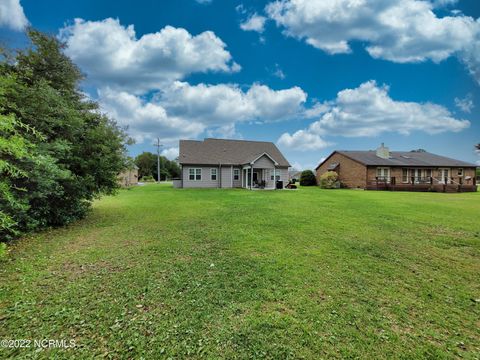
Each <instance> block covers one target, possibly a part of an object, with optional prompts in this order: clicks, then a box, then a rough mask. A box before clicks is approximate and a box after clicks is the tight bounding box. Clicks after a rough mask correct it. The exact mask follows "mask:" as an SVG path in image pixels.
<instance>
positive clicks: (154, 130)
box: [99, 81, 307, 146]
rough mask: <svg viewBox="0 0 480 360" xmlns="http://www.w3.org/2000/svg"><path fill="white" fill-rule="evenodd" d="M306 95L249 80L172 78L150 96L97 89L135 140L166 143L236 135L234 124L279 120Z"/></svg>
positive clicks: (293, 112) (295, 112) (295, 110)
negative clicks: (220, 81) (215, 81)
mask: <svg viewBox="0 0 480 360" xmlns="http://www.w3.org/2000/svg"><path fill="white" fill-rule="evenodd" d="M306 97H307V95H306V94H305V93H304V92H303V90H301V89H300V88H297V87H293V88H290V89H283V90H273V89H271V88H269V87H267V86H265V85H260V84H253V85H252V86H250V88H248V90H246V91H244V90H242V89H241V88H240V87H239V86H238V85H235V84H219V85H207V84H198V85H190V84H188V83H186V82H180V81H176V82H174V83H173V84H171V85H170V86H169V87H166V88H164V89H162V90H161V91H159V92H157V93H156V94H155V95H154V96H153V97H151V98H150V99H145V98H142V97H140V96H138V95H134V94H131V93H128V92H125V91H117V90H115V89H111V88H103V89H101V90H99V102H100V104H101V107H102V110H104V111H105V112H107V114H109V115H110V116H111V117H112V118H114V119H116V120H117V121H118V123H119V124H120V125H122V126H128V132H129V134H130V135H131V136H132V137H134V138H135V139H136V140H137V141H138V142H143V141H145V140H149V139H153V138H155V137H157V136H159V137H160V138H161V141H162V142H163V143H165V144H166V145H168V146H173V145H174V144H175V142H176V141H178V139H179V138H196V137H198V136H200V135H201V134H207V135H209V136H221V137H233V136H236V137H238V134H237V133H236V131H235V125H236V124H238V123H241V122H249V121H260V122H268V121H281V120H286V119H289V118H293V117H295V116H300V114H302V112H303V104H304V103H305V101H306Z"/></svg>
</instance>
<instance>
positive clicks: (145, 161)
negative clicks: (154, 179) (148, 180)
mask: <svg viewBox="0 0 480 360" xmlns="http://www.w3.org/2000/svg"><path fill="white" fill-rule="evenodd" d="M135 164H136V165H137V167H138V177H139V178H142V177H144V176H152V175H153V173H154V172H156V166H157V156H156V155H154V154H152V153H151V152H143V153H141V154H140V155H138V156H137V157H136V158H135Z"/></svg>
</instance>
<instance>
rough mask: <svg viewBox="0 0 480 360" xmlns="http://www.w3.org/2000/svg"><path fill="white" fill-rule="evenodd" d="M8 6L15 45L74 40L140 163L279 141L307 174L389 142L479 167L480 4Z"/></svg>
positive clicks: (14, 1)
mask: <svg viewBox="0 0 480 360" xmlns="http://www.w3.org/2000/svg"><path fill="white" fill-rule="evenodd" d="M2 2H4V4H0V35H1V38H2V41H3V42H4V43H6V44H7V45H9V46H12V47H22V46H25V45H26V40H25V35H24V33H23V28H24V26H25V25H26V24H31V25H32V26H33V27H35V28H38V29H40V30H42V31H45V32H48V33H51V34H54V35H56V36H59V38H61V39H62V40H63V41H65V42H66V43H67V45H68V46H69V47H68V48H67V50H66V53H67V54H68V55H69V56H70V57H71V58H72V59H73V60H74V61H75V62H76V63H77V64H78V65H79V66H80V68H81V69H82V71H83V72H84V73H85V74H86V75H87V80H86V81H85V83H84V84H83V89H84V91H85V92H86V93H87V94H88V95H89V96H90V97H92V98H94V99H97V100H98V101H99V102H100V104H101V107H102V110H103V111H105V112H107V113H108V114H109V115H110V116H112V117H114V118H115V119H116V120H117V121H118V122H119V124H121V125H122V126H128V127H129V130H128V131H129V132H130V134H131V135H132V136H133V137H134V138H135V139H136V141H137V143H136V144H135V145H134V146H132V147H131V148H130V153H131V155H133V156H134V155H137V154H138V153H140V152H142V151H145V150H148V151H153V150H154V148H153V146H152V143H153V138H156V137H157V136H159V137H160V138H161V141H162V143H163V144H164V145H165V146H164V149H165V150H164V151H165V155H167V156H169V157H174V156H175V154H176V152H177V151H178V149H177V148H178V139H180V138H192V139H202V138H204V137H230V138H243V139H251V140H267V141H273V142H275V143H276V144H277V145H278V146H279V147H280V149H281V150H282V151H283V152H284V154H285V155H286V157H287V158H288V159H289V161H290V162H291V163H292V164H294V165H295V166H296V167H299V168H300V167H301V168H311V167H314V166H315V165H316V164H317V163H318V162H319V161H320V159H322V158H323V157H325V156H327V155H328V154H329V153H330V152H331V151H333V150H334V149H359V150H360V149H365V150H366V149H374V148H376V147H377V146H378V145H379V144H380V143H381V142H384V143H385V144H386V145H388V146H389V147H390V148H391V149H394V150H411V149H417V148H424V149H427V150H428V151H431V152H435V153H438V154H443V155H446V156H450V157H455V158H459V159H462V160H466V161H471V162H477V161H478V160H479V156H478V154H476V153H475V151H474V147H473V145H474V144H476V143H478V142H480V120H479V118H478V117H479V116H478V115H479V114H480V111H479V109H480V91H479V90H480V21H479V20H478V18H479V17H480V5H479V4H478V1H476V0H459V1H455V0H430V1H427V0H425V1H420V0H401V1H400V0H392V1H389V2H388V1H387V2H385V1H369V2H367V1H360V0H343V1H331V0H318V1H315V0H308V1H306V0H283V1H278V2H273V1H225V0H223V1H220V0H211V1H205V0H204V1H196V0H175V1H173V0H172V1H169V0H164V1H152V0H150V1H142V0H138V1H135V2H131V1H118V0H117V1H99V0H96V1H81V2H72V1H59V0H56V1H53V0H44V1H34V0H22V1H20V2H18V0H4V1H2ZM75 19H77V20H75Z"/></svg>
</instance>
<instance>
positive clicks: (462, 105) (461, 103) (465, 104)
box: [455, 94, 475, 113]
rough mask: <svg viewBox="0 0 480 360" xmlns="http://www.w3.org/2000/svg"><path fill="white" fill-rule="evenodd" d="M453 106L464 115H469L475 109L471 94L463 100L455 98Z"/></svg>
mask: <svg viewBox="0 0 480 360" xmlns="http://www.w3.org/2000/svg"><path fill="white" fill-rule="evenodd" d="M455 106H456V107H458V108H459V109H460V110H462V111H463V112H465V113H471V112H472V109H473V108H474V107H475V105H474V104H473V99H472V94H468V95H467V96H465V97H464V98H463V99H460V98H457V97H456V98H455Z"/></svg>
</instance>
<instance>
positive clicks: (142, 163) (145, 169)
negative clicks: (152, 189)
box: [135, 151, 180, 180]
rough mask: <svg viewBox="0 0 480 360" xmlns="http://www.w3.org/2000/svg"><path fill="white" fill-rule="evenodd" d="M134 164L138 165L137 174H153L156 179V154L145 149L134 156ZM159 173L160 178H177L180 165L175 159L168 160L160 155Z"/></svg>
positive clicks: (140, 175)
mask: <svg viewBox="0 0 480 360" xmlns="http://www.w3.org/2000/svg"><path fill="white" fill-rule="evenodd" d="M135 164H136V165H137V166H138V176H139V177H140V178H141V177H143V176H153V177H154V178H155V179H158V175H157V155H156V154H153V153H151V152H148V151H145V152H143V153H141V154H140V155H138V156H137V157H136V158H135ZM160 175H161V180H166V179H172V178H177V177H179V176H180V166H178V164H177V163H176V162H175V161H171V160H168V159H167V158H166V157H165V156H160Z"/></svg>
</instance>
